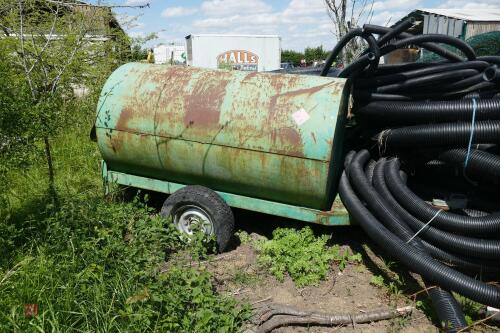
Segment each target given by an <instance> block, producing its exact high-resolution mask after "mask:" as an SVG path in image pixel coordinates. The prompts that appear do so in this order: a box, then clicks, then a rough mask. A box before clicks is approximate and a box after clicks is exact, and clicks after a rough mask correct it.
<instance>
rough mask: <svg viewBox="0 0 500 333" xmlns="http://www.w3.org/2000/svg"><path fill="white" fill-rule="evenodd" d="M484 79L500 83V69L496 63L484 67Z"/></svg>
mask: <svg viewBox="0 0 500 333" xmlns="http://www.w3.org/2000/svg"><path fill="white" fill-rule="evenodd" d="M483 77H484V79H485V80H486V81H491V82H496V83H500V69H498V67H497V66H496V65H494V66H491V67H488V68H486V70H485V71H484V75H483Z"/></svg>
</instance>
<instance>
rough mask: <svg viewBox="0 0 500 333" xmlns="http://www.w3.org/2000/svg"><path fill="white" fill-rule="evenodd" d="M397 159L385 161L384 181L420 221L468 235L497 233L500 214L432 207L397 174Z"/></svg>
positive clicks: (499, 229)
mask: <svg viewBox="0 0 500 333" xmlns="http://www.w3.org/2000/svg"><path fill="white" fill-rule="evenodd" d="M399 165H400V164H399V160H398V159H396V158H395V159H392V160H390V161H388V162H387V168H386V172H385V182H386V184H387V187H388V188H389V190H390V191H391V193H392V195H393V196H394V197H395V198H396V199H397V201H398V202H399V203H400V204H401V206H403V207H404V208H405V209H406V210H407V211H408V212H409V213H411V214H412V215H413V216H415V217H416V218H418V219H420V220H421V221H426V222H427V221H429V220H431V219H433V220H432V225H433V226H434V227H436V228H439V229H443V230H447V231H450V232H454V233H460V234H465V235H468V236H487V237H491V236H494V235H498V234H499V232H500V215H494V214H491V215H488V216H482V217H472V216H463V215H457V214H453V213H449V212H446V211H443V210H441V209H438V208H436V207H433V206H431V205H429V204H428V203H426V202H425V201H423V200H422V199H420V198H419V197H418V196H417V195H416V194H415V193H413V192H412V191H411V190H410V189H409V188H408V187H407V186H406V184H404V182H403V181H402V180H401V177H400V176H399Z"/></svg>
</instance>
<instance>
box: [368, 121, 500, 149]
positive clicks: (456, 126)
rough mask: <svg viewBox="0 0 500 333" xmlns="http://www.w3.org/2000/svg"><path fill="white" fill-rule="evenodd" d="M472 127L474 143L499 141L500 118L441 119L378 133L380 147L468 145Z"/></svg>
mask: <svg viewBox="0 0 500 333" xmlns="http://www.w3.org/2000/svg"><path fill="white" fill-rule="evenodd" d="M472 129H473V130H474V133H473V134H474V138H473V139H474V141H473V142H474V144H478V143H500V121H498V120H486V121H478V122H475V124H474V127H472V123H471V122H456V123H441V124H430V125H417V126H408V127H401V128H396V129H389V130H385V131H382V132H381V133H380V134H379V135H378V143H379V147H380V148H381V149H383V150H386V149H387V148H389V149H394V148H401V147H436V146H441V147H442V146H455V147H456V146H459V147H464V146H467V144H468V142H469V138H470V135H471V130H472Z"/></svg>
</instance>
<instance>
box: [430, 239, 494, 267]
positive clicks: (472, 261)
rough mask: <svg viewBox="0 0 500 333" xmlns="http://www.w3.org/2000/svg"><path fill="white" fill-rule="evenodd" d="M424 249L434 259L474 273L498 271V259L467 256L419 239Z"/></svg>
mask: <svg viewBox="0 0 500 333" xmlns="http://www.w3.org/2000/svg"><path fill="white" fill-rule="evenodd" d="M421 241H422V245H423V246H424V248H425V250H426V251H427V252H428V253H429V254H430V255H431V256H432V257H433V258H435V259H437V260H439V261H441V262H443V263H445V264H447V265H448V266H454V267H457V268H459V269H463V270H466V271H469V272H470V271H472V272H474V273H483V272H484V273H497V272H499V271H500V263H499V262H498V261H488V260H479V259H477V258H467V257H463V256H459V255H456V254H453V253H450V252H448V251H444V250H442V249H440V248H438V247H437V246H434V245H433V244H431V243H427V242H426V241H425V240H423V239H422V240H421Z"/></svg>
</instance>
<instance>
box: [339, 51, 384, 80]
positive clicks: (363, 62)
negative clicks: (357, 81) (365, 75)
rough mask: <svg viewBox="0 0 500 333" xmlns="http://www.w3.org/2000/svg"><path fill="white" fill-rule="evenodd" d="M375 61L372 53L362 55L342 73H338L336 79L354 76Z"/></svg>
mask: <svg viewBox="0 0 500 333" xmlns="http://www.w3.org/2000/svg"><path fill="white" fill-rule="evenodd" d="M375 59H376V57H375V55H374V54H373V53H372V52H368V53H367V54H364V55H362V56H361V57H359V58H358V59H356V60H355V61H354V62H353V63H351V64H350V65H349V66H347V67H345V68H344V69H343V70H342V72H340V73H339V75H338V77H342V78H346V77H350V76H356V74H357V73H359V72H361V70H363V69H364V68H365V67H366V66H368V65H369V64H370V63H372V62H374V61H375Z"/></svg>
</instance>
